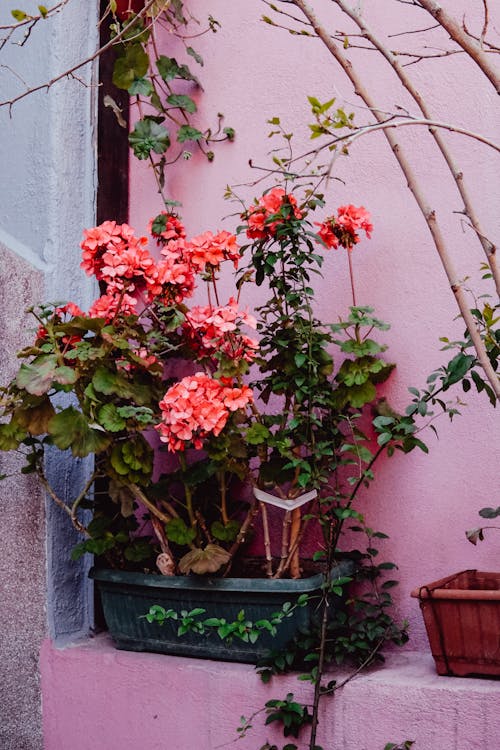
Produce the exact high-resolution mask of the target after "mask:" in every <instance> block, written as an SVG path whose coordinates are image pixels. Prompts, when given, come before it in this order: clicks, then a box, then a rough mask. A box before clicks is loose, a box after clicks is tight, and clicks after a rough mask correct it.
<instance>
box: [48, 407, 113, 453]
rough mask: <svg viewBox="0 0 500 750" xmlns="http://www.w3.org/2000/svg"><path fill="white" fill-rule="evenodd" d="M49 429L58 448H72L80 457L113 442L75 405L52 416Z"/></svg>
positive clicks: (102, 448)
mask: <svg viewBox="0 0 500 750" xmlns="http://www.w3.org/2000/svg"><path fill="white" fill-rule="evenodd" d="M48 431H49V434H50V435H51V437H52V440H53V442H54V444H55V445H56V446H57V447H58V448H60V449H61V450H66V449H67V448H71V452H72V453H73V455H74V456H76V457H78V458H83V457H84V456H88V455H89V453H99V452H100V451H103V450H104V449H105V448H107V447H108V445H109V444H110V442H111V438H110V436H109V435H107V434H106V432H103V431H102V430H95V429H93V428H92V427H91V426H90V425H89V423H88V421H87V419H86V417H85V416H84V415H83V414H82V413H81V412H80V411H78V410H77V409H75V408H74V407H73V406H69V407H68V408H67V409H63V410H62V411H60V412H59V413H58V414H56V415H55V416H54V417H52V419H51V420H50V422H49V424H48Z"/></svg>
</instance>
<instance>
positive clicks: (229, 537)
mask: <svg viewBox="0 0 500 750" xmlns="http://www.w3.org/2000/svg"><path fill="white" fill-rule="evenodd" d="M239 530H240V524H239V523H238V521H228V522H227V524H226V525H224V524H223V523H222V522H221V521H214V523H213V524H212V525H211V527H210V531H211V534H212V536H213V537H214V539H218V540H219V541H220V542H234V540H235V539H236V537H237V536H238V532H239Z"/></svg>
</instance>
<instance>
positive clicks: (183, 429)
mask: <svg viewBox="0 0 500 750" xmlns="http://www.w3.org/2000/svg"><path fill="white" fill-rule="evenodd" d="M252 401H253V393H252V391H251V389H250V388H248V386H242V387H241V388H231V387H228V386H223V385H222V384H221V383H219V381H217V380H214V379H213V378H211V377H209V376H208V375H206V374H205V373H204V372H197V373H196V374H195V375H188V376H187V377H185V378H182V380H180V381H179V382H178V383H175V385H173V386H172V387H171V388H169V390H168V391H167V392H166V394H165V395H164V397H163V399H162V400H161V401H160V409H161V411H162V421H161V422H160V424H158V425H156V429H157V430H158V432H159V434H160V440H161V441H162V442H164V443H167V446H168V450H169V451H172V452H175V451H183V450H185V448H186V447H188V446H189V445H192V446H193V447H194V448H198V449H199V448H201V447H202V446H203V440H204V439H205V438H207V437H208V436H209V435H214V436H217V435H219V434H220V432H221V431H222V430H223V429H224V427H225V426H226V423H227V420H228V418H229V415H230V414H231V412H234V411H237V410H238V409H244V408H245V406H247V404H249V403H251V402H252Z"/></svg>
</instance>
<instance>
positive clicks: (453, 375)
mask: <svg viewBox="0 0 500 750" xmlns="http://www.w3.org/2000/svg"><path fill="white" fill-rule="evenodd" d="M475 361H476V358H475V357H473V356H472V354H462V353H460V354H457V356H456V357H454V358H453V359H452V360H451V362H449V363H448V367H447V368H446V371H447V373H448V377H447V378H446V383H445V385H446V388H448V387H449V386H450V385H453V384H454V383H458V381H459V380H462V378H463V377H464V375H465V374H466V373H467V372H468V371H469V370H470V368H471V367H472V365H473V364H474V362H475Z"/></svg>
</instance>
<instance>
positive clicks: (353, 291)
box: [347, 248, 356, 307]
mask: <svg viewBox="0 0 500 750" xmlns="http://www.w3.org/2000/svg"><path fill="white" fill-rule="evenodd" d="M347 258H348V260H349V279H350V281H351V292H352V306H353V307H356V291H355V289H354V273H353V268H352V250H351V249H350V248H349V249H348V250H347Z"/></svg>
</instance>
